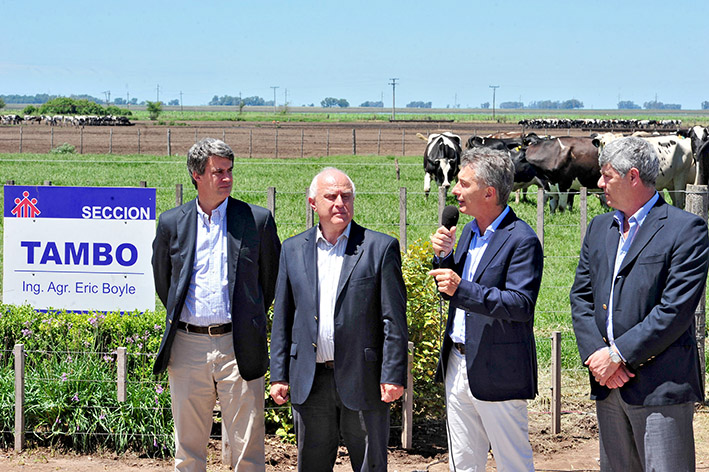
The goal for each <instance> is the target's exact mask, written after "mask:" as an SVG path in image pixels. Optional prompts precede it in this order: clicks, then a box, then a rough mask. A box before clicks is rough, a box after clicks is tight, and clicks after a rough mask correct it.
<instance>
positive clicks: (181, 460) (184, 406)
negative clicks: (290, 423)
mask: <svg viewBox="0 0 709 472" xmlns="http://www.w3.org/2000/svg"><path fill="white" fill-rule="evenodd" d="M168 373H169V376H170V395H171V397H172V415H173V417H174V419H175V470H177V471H180V472H204V471H205V470H206V468H207V443H208V442H209V435H210V433H211V430H212V423H213V419H212V411H213V409H214V405H215V402H216V400H217V399H219V404H220V407H221V412H222V421H224V425H225V427H226V431H227V434H228V437H229V445H230V446H231V451H232V453H231V458H232V459H231V460H232V463H231V466H232V467H233V469H234V470H235V471H238V472H242V471H243V472H252V471H254V472H263V471H265V468H266V466H265V452H264V439H265V425H264V415H263V408H264V379H263V377H261V378H259V379H256V380H251V381H248V382H247V381H245V380H244V379H243V378H242V377H241V375H240V374H239V368H238V366H237V364H236V358H235V357H234V342H233V339H232V334H231V333H227V334H223V335H220V336H209V335H208V334H195V333H187V332H185V331H182V330H178V331H177V335H176V336H175V341H174V343H173V345H172V349H171V353H170V362H169V364H168Z"/></svg>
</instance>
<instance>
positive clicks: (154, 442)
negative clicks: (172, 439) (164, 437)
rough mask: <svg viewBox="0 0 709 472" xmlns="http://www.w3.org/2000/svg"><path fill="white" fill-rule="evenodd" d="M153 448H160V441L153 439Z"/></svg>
mask: <svg viewBox="0 0 709 472" xmlns="http://www.w3.org/2000/svg"><path fill="white" fill-rule="evenodd" d="M153 447H158V440H157V438H155V437H153Z"/></svg>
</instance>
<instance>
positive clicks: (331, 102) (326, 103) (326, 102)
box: [320, 97, 340, 108]
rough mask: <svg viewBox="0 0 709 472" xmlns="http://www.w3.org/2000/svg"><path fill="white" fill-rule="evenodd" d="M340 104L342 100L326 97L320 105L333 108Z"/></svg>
mask: <svg viewBox="0 0 709 472" xmlns="http://www.w3.org/2000/svg"><path fill="white" fill-rule="evenodd" d="M339 105H340V101H339V100H338V99H337V98H334V97H325V98H324V99H323V100H322V101H321V102H320V106H321V107H323V108H332V107H336V106H339Z"/></svg>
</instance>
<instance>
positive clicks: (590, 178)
mask: <svg viewBox="0 0 709 472" xmlns="http://www.w3.org/2000/svg"><path fill="white" fill-rule="evenodd" d="M634 134H635V135H636V136H640V137H641V138H642V139H645V140H646V141H648V142H649V143H650V144H651V145H652V146H653V148H654V149H655V152H656V153H657V155H658V157H659V159H660V175H659V176H658V178H657V182H656V185H655V186H656V188H657V189H658V190H663V189H667V190H669V191H670V198H671V199H672V203H673V205H675V206H677V207H679V208H684V203H685V188H686V185H687V184H699V185H707V184H708V183H709V130H708V129H707V128H704V127H701V126H695V127H693V128H689V129H686V130H680V131H678V132H677V133H674V134H665V135H659V134H652V135H651V134H650V133H647V132H636V133H634ZM443 136H445V139H444V138H442V137H443ZM622 136H623V135H622V134H616V133H604V134H592V135H591V136H589V137H572V136H563V137H552V136H537V135H536V134H534V133H529V134H524V133H523V132H522V133H520V132H516V133H501V134H497V135H490V136H471V137H470V138H468V140H467V141H466V148H467V149H470V148H474V147H490V148H494V149H499V150H502V151H505V152H507V153H508V154H509V156H510V158H511V159H512V162H513V163H514V165H515V189H516V190H517V189H525V188H527V187H528V186H530V185H532V184H536V185H538V186H539V187H541V188H543V189H544V190H545V191H546V192H547V193H548V195H549V196H550V198H549V202H550V203H549V204H550V208H551V211H552V212H554V211H555V210H556V209H557V208H559V209H561V210H563V209H565V208H566V205H567V203H568V202H569V200H568V199H569V197H570V196H571V195H572V194H569V192H570V191H572V190H576V191H577V190H579V189H580V188H581V187H586V188H588V189H597V188H598V179H599V178H600V175H601V169H600V166H599V164H598V155H599V152H600V151H601V150H602V149H603V146H604V145H606V144H608V143H609V142H610V141H612V140H614V139H617V138H619V137H622ZM421 137H422V138H424V137H423V136H421ZM424 139H427V146H426V149H425V151H424V170H425V172H426V177H425V184H424V192H425V193H426V195H428V191H429V187H430V180H431V179H435V181H436V183H437V184H438V185H439V186H443V187H448V186H450V185H451V184H452V182H453V180H454V179H455V177H456V175H457V171H458V169H459V166H460V146H459V145H458V146H457V147H456V146H455V143H456V142H457V143H460V138H459V137H458V136H456V135H454V134H452V133H443V134H432V135H430V136H429V137H428V138H424ZM449 143H453V145H450V144H449ZM446 147H447V148H446ZM454 171H455V172H454Z"/></svg>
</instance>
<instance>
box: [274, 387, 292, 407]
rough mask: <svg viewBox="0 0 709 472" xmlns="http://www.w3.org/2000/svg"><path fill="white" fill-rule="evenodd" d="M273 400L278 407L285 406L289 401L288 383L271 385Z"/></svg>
mask: <svg viewBox="0 0 709 472" xmlns="http://www.w3.org/2000/svg"><path fill="white" fill-rule="evenodd" d="M271 398H273V401H274V402H276V405H283V404H284V403H285V402H287V401H288V382H273V383H272V384H271Z"/></svg>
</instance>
